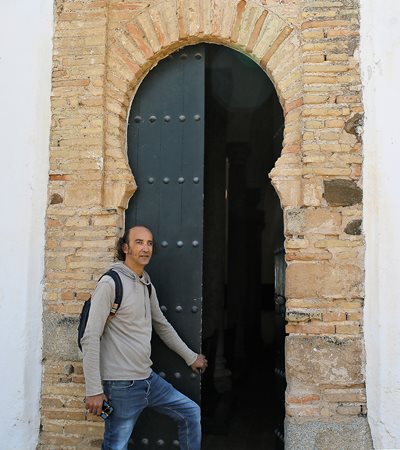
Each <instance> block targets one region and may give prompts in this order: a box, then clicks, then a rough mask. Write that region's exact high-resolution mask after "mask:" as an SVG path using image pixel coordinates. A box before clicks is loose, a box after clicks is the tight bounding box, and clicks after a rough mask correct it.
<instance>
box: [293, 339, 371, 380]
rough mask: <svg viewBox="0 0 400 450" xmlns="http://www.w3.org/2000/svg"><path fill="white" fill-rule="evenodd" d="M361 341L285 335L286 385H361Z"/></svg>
mask: <svg viewBox="0 0 400 450" xmlns="http://www.w3.org/2000/svg"><path fill="white" fill-rule="evenodd" d="M362 352H363V348H362V340H361V338H358V337H338V336H310V335H309V336H294V335H291V336H288V337H287V338H286V375H287V379H288V382H289V384H294V385H295V384H296V383H297V382H300V383H308V384H312V385H316V386H320V385H335V386H346V385H355V384H361V383H363V382H364V374H363V368H362Z"/></svg>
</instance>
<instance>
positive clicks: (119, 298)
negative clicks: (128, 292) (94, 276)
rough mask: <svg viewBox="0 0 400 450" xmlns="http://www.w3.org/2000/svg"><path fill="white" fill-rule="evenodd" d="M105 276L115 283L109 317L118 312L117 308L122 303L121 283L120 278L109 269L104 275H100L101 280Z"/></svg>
mask: <svg viewBox="0 0 400 450" xmlns="http://www.w3.org/2000/svg"><path fill="white" fill-rule="evenodd" d="M105 275H108V276H110V277H111V278H112V279H113V280H114V283H115V301H114V303H113V305H112V307H111V311H110V315H111V316H113V315H115V313H116V312H117V311H118V308H119V307H120V306H121V302H122V295H123V287H122V281H121V277H120V276H119V275H118V273H117V272H116V271H115V270H113V269H110V270H108V271H107V272H106V273H105V274H103V275H102V277H101V278H103V277H104V276H105Z"/></svg>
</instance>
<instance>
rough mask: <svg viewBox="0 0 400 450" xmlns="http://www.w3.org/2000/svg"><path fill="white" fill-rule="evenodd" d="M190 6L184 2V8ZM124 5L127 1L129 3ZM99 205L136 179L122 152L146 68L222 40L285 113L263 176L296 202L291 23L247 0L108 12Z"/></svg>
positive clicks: (122, 200) (121, 203) (295, 47)
mask: <svg viewBox="0 0 400 450" xmlns="http://www.w3.org/2000/svg"><path fill="white" fill-rule="evenodd" d="M189 6H190V7H189ZM131 8H133V7H132V6H131ZM107 41H108V43H109V46H108V54H107V60H106V87H105V115H104V117H105V124H104V125H105V126H104V129H105V148H106V149H105V158H104V175H103V205H104V206H105V207H108V208H126V207H127V204H128V201H129V199H130V197H131V196H132V194H133V193H134V191H135V190H136V184H135V181H134V179H133V176H132V173H131V170H130V167H129V164H128V160H127V156H126V155H127V151H126V145H127V143H126V132H127V119H128V114H129V110H130V105H131V102H132V100H133V97H134V93H135V92H136V90H137V89H138V87H139V86H140V83H141V81H142V80H143V79H144V77H145V76H146V75H147V73H148V72H149V71H150V70H151V69H152V68H153V67H154V66H155V65H156V64H157V63H158V62H159V61H160V60H161V59H163V58H165V57H166V56H167V55H169V54H171V53H172V52H174V51H175V50H176V49H178V48H181V47H183V46H186V45H194V44H197V43H201V42H206V43H207V42H208V43H214V44H220V45H225V46H228V47H231V48H233V49H235V50H238V51H240V52H242V53H244V54H246V55H247V56H249V57H250V58H251V59H253V60H254V61H255V62H256V63H257V64H259V65H260V67H261V68H262V69H263V70H264V71H265V72H266V74H267V75H268V77H269V78H270V79H271V81H272V83H273V84H274V86H275V89H276V91H277V94H278V97H279V99H280V102H281V104H282V107H283V110H284V113H285V131H284V144H283V150H282V155H281V156H280V158H279V159H278V161H277V162H276V165H275V168H274V169H273V170H272V172H271V174H270V176H271V178H272V182H273V184H274V186H275V188H276V190H277V192H278V195H279V197H280V200H281V204H282V206H297V205H299V204H300V203H301V158H300V138H301V110H302V105H303V100H302V67H301V56H300V39H299V33H298V30H297V29H296V28H295V27H294V26H293V25H291V24H289V23H288V22H287V21H285V20H284V19H282V18H281V17H280V16H279V15H277V14H276V13H275V12H273V11H271V10H270V9H268V7H266V6H261V5H259V4H257V3H256V2H253V1H244V0H240V1H229V2H224V1H222V0H221V1H216V2H212V1H211V0H205V1H204V3H202V7H201V8H200V6H199V3H198V2H193V4H192V3H191V2H182V1H181V2H177V4H176V3H175V2H172V1H169V0H167V1H160V2H158V3H157V4H155V5H151V6H147V7H145V8H142V9H140V10H138V11H132V10H131V9H130V7H129V4H127V5H126V6H124V7H122V6H121V4H119V3H117V4H115V6H114V7H113V4H111V5H110V6H109V11H108V39H107Z"/></svg>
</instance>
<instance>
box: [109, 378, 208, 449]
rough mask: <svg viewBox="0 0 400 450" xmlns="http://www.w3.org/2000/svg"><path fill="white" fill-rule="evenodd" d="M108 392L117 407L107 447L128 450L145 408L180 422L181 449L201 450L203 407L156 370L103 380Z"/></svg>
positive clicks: (110, 423)
mask: <svg viewBox="0 0 400 450" xmlns="http://www.w3.org/2000/svg"><path fill="white" fill-rule="evenodd" d="M103 385H104V393H105V395H106V396H107V398H108V402H109V403H110V404H111V406H112V407H113V408H114V411H113V412H112V414H111V415H110V416H109V417H108V419H107V420H106V421H105V429H104V442H103V446H102V449H103V450H127V448H128V441H129V438H130V436H131V434H132V430H133V428H134V426H135V423H136V421H137V419H138V417H139V415H140V413H141V412H142V411H143V409H144V408H146V407H147V406H148V407H151V408H153V409H155V410H156V411H158V412H160V413H163V414H166V415H167V416H169V417H171V418H172V419H173V420H174V421H175V422H176V423H177V425H178V437H179V446H180V449H181V450H200V445H201V428H200V408H199V406H198V405H197V403H195V402H194V401H192V400H190V399H189V398H188V397H186V396H185V395H183V394H182V393H180V392H179V391H177V390H176V389H175V388H174V387H173V386H172V385H171V384H170V383H168V382H167V381H165V380H164V379H163V378H161V377H160V376H159V375H157V374H156V373H154V372H153V373H152V374H151V375H150V377H149V378H147V379H146V380H135V381H125V380H115V381H114V380H112V381H103Z"/></svg>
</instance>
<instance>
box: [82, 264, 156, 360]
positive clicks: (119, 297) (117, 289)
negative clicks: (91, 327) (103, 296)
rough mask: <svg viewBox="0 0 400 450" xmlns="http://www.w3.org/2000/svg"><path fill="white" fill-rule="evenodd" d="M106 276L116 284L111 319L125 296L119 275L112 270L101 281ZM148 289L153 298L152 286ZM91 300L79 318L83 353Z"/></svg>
mask: <svg viewBox="0 0 400 450" xmlns="http://www.w3.org/2000/svg"><path fill="white" fill-rule="evenodd" d="M105 275H108V276H110V277H111V278H112V279H113V280H114V283H115V301H114V303H113V305H112V308H111V311H110V316H109V317H112V316H114V315H115V313H116V312H117V311H118V308H119V307H120V306H121V301H122V295H123V288H122V282H121V278H120V276H119V275H118V273H117V272H116V271H115V270H113V269H110V270H109V271H107V272H106V273H104V274H103V275H102V276H101V277H100V278H99V281H100V280H101V279H102V278H103V277H104V276H105ZM147 289H148V291H149V297H151V284H148V285H147ZM91 300H92V299H91V298H89V299H88V300H86V301H85V303H84V304H83V306H82V311H81V315H80V316H79V325H78V347H79V349H80V350H81V351H82V344H81V340H82V338H83V335H84V334H85V330H86V325H87V321H88V318H89V311H90V305H91V304H92V302H91Z"/></svg>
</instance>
